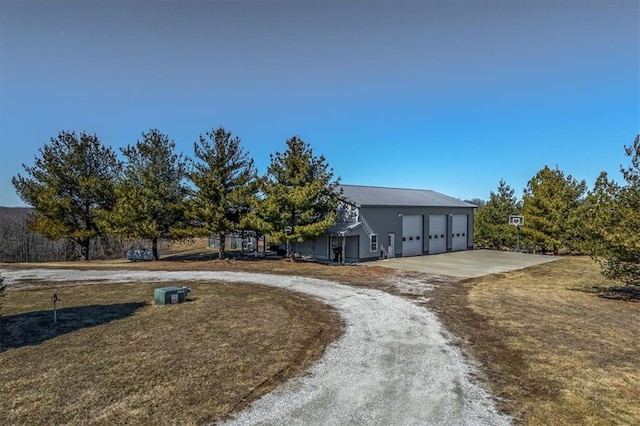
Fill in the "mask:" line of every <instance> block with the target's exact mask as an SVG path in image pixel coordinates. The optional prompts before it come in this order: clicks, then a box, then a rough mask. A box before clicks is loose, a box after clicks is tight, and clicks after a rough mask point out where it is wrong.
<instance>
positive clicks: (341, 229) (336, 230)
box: [326, 222, 362, 236]
mask: <svg viewBox="0 0 640 426" xmlns="http://www.w3.org/2000/svg"><path fill="white" fill-rule="evenodd" d="M360 225H362V222H355V223H336V224H335V225H333V226H332V227H331V228H329V229H327V232H326V233H327V234H330V235H331V234H332V235H340V236H346V235H349V234H350V233H351V232H353V231H355V230H356V229H358V227H359V226H360Z"/></svg>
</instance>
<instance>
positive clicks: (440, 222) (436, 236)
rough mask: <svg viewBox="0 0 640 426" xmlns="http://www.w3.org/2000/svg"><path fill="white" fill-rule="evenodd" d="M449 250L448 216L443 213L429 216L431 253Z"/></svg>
mask: <svg viewBox="0 0 640 426" xmlns="http://www.w3.org/2000/svg"><path fill="white" fill-rule="evenodd" d="M446 251H447V216H446V215H443V214H437V215H430V216H429V254H438V253H444V252H446Z"/></svg>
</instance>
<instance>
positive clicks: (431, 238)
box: [295, 185, 476, 263]
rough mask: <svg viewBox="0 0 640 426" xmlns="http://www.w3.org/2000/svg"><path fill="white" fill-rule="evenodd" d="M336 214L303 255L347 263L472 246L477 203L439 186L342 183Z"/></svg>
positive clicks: (306, 245)
mask: <svg viewBox="0 0 640 426" xmlns="http://www.w3.org/2000/svg"><path fill="white" fill-rule="evenodd" d="M340 188H341V189H342V202H341V203H340V206H339V207H338V219H337V222H336V224H335V225H334V226H333V227H331V228H330V229H329V230H328V231H327V233H326V234H325V235H322V236H321V237H320V238H318V239H317V240H315V241H308V242H304V243H298V244H296V248H295V250H296V252H297V253H298V254H300V255H301V256H311V257H314V258H316V259H322V260H334V261H339V262H345V263H353V262H360V261H366V260H375V259H381V258H392V257H399V256H422V255H426V254H437V253H445V252H449V251H459V250H469V249H472V248H473V213H474V208H475V207H476V206H474V205H473V204H469V203H467V202H464V201H460V200H458V199H456V198H453V197H449V196H447V195H444V194H440V193H438V192H435V191H430V190H422V189H400V188H382V187H375V186H359V185H341V186H340Z"/></svg>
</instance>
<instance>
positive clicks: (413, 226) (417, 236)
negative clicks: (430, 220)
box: [402, 215, 422, 256]
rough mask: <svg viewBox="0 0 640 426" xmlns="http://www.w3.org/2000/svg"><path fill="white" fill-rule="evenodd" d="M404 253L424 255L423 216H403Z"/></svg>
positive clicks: (404, 254)
mask: <svg viewBox="0 0 640 426" xmlns="http://www.w3.org/2000/svg"><path fill="white" fill-rule="evenodd" d="M402 255H403V256H420V255H422V216H419V215H411V216H402Z"/></svg>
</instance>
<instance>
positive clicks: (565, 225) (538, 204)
mask: <svg viewBox="0 0 640 426" xmlns="http://www.w3.org/2000/svg"><path fill="white" fill-rule="evenodd" d="M586 189H587V185H586V183H585V181H580V182H578V181H577V180H575V179H574V178H573V177H572V176H571V175H568V176H566V177H565V175H564V173H563V172H562V171H561V170H560V169H558V167H556V168H555V169H550V168H549V167H548V166H545V167H544V168H543V169H542V170H540V171H539V172H538V173H537V174H536V175H535V176H534V177H533V178H532V179H531V180H530V181H529V182H528V183H527V188H526V189H525V193H524V197H523V213H524V216H525V223H524V226H522V234H523V238H524V240H525V241H526V243H528V244H529V246H530V247H531V248H532V249H534V250H536V251H538V250H539V251H543V252H548V251H552V252H553V253H554V254H558V252H559V250H560V249H568V250H573V249H576V248H578V246H579V241H578V240H579V237H578V236H579V233H580V229H581V225H582V218H581V217H580V216H579V215H578V214H577V213H578V212H579V209H578V208H579V206H580V203H581V202H582V200H583V198H584V195H585V192H586Z"/></svg>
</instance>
